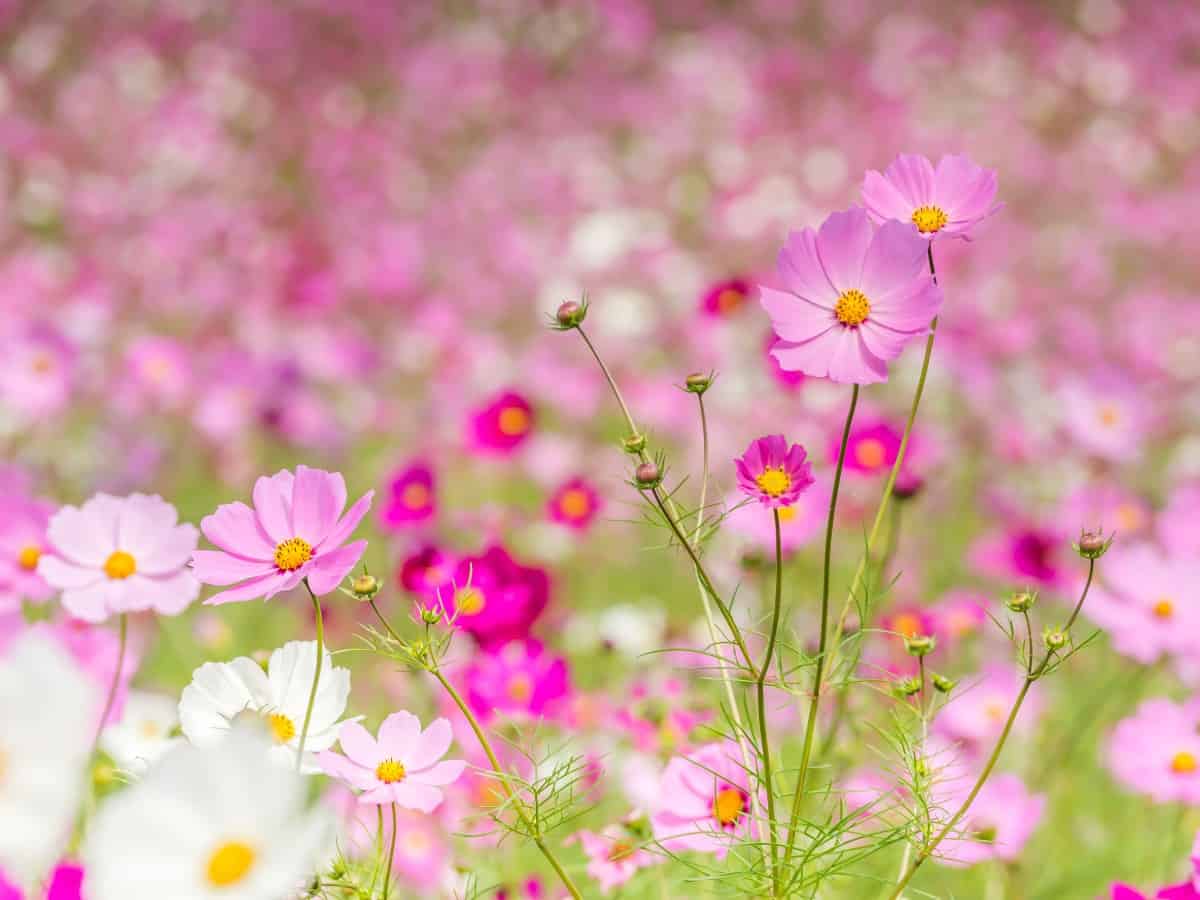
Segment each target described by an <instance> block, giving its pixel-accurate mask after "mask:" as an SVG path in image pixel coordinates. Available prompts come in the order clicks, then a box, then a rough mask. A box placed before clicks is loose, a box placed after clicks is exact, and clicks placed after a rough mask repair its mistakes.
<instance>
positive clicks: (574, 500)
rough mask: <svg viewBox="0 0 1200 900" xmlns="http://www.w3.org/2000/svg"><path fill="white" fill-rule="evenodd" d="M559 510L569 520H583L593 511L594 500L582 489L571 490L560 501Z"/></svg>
mask: <svg viewBox="0 0 1200 900" xmlns="http://www.w3.org/2000/svg"><path fill="white" fill-rule="evenodd" d="M558 508H559V509H560V510H561V511H562V514H563V515H564V516H566V517H567V518H568V519H583V518H585V517H586V516H587V514H588V513H589V512H591V510H592V498H591V497H589V496H588V493H587V491H585V490H582V489H581V488H571V489H570V490H569V491H565V492H564V493H563V495H562V497H561V498H560V499H559V501H558Z"/></svg>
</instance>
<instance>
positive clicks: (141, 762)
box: [100, 690, 181, 775]
mask: <svg viewBox="0 0 1200 900" xmlns="http://www.w3.org/2000/svg"><path fill="white" fill-rule="evenodd" d="M178 725H179V704H178V702H176V700H175V698H174V697H169V696H167V695H166V694H154V693H150V692H149V691H136V690H133V691H130V692H129V696H128V697H127V698H126V699H125V708H124V710H123V711H122V713H121V720H120V721H119V722H117V723H115V724H113V725H109V726H108V727H107V728H105V729H104V733H103V734H101V735H100V749H101V750H103V751H104V752H105V753H107V754H108V755H109V756H110V757H112V761H113V762H114V763H115V764H116V765H117V767H118V768H120V769H122V770H124V771H126V772H131V773H133V774H135V775H140V774H142V773H143V772H145V771H146V768H147V767H148V766H149V765H150V764H151V763H153V762H155V761H156V760H158V759H159V757H161V756H162V755H163V754H164V753H166V752H167V751H168V750H170V749H171V748H172V747H173V746H175V745H176V744H178V743H180V740H181V739H180V738H179V737H178V736H177V734H176V728H177V727H178Z"/></svg>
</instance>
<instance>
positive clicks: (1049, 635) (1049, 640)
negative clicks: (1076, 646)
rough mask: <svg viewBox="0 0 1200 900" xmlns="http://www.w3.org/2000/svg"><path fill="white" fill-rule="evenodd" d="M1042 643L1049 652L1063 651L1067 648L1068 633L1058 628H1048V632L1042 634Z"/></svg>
mask: <svg viewBox="0 0 1200 900" xmlns="http://www.w3.org/2000/svg"><path fill="white" fill-rule="evenodd" d="M1042 642H1043V643H1044V644H1045V645H1046V649H1047V650H1061V649H1062V648H1063V647H1065V646H1067V635H1066V632H1064V631H1061V630H1060V629H1058V628H1050V627H1047V628H1046V630H1045V631H1044V632H1042Z"/></svg>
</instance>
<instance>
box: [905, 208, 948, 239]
mask: <svg viewBox="0 0 1200 900" xmlns="http://www.w3.org/2000/svg"><path fill="white" fill-rule="evenodd" d="M912 220H913V224H914V225H916V226H917V231H919V232H921V233H922V234H930V233H932V232H934V231H941V230H942V229H943V228H944V227H945V226H946V223H947V222H949V221H950V217H949V216H948V215H946V211H945V210H943V209H942V208H941V207H940V206H920V207H917V209H915V210H913V214H912Z"/></svg>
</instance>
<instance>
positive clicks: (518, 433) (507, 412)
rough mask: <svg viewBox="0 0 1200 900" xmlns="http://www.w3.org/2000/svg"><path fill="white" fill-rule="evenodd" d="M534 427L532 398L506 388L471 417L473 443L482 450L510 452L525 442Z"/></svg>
mask: <svg viewBox="0 0 1200 900" xmlns="http://www.w3.org/2000/svg"><path fill="white" fill-rule="evenodd" d="M533 426H534V414H533V407H532V406H530V405H529V401H528V400H526V399H525V398H524V397H522V396H521V395H520V394H518V393H516V392H515V391H503V392H501V393H500V394H499V395H498V396H496V397H494V398H492V399H491V400H490V401H488V403H487V404H485V405H484V406H483V407H482V408H481V409H479V410H478V411H477V412H475V413H474V414H473V415H472V416H471V422H470V428H469V433H468V438H469V443H470V446H471V448H472V449H473V450H475V451H477V452H479V453H483V454H489V455H506V454H509V453H511V452H513V451H514V450H515V449H517V447H519V446H520V445H521V444H523V443H524V442H525V440H526V438H528V437H529V435H530V434H531V433H532V431H533Z"/></svg>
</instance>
